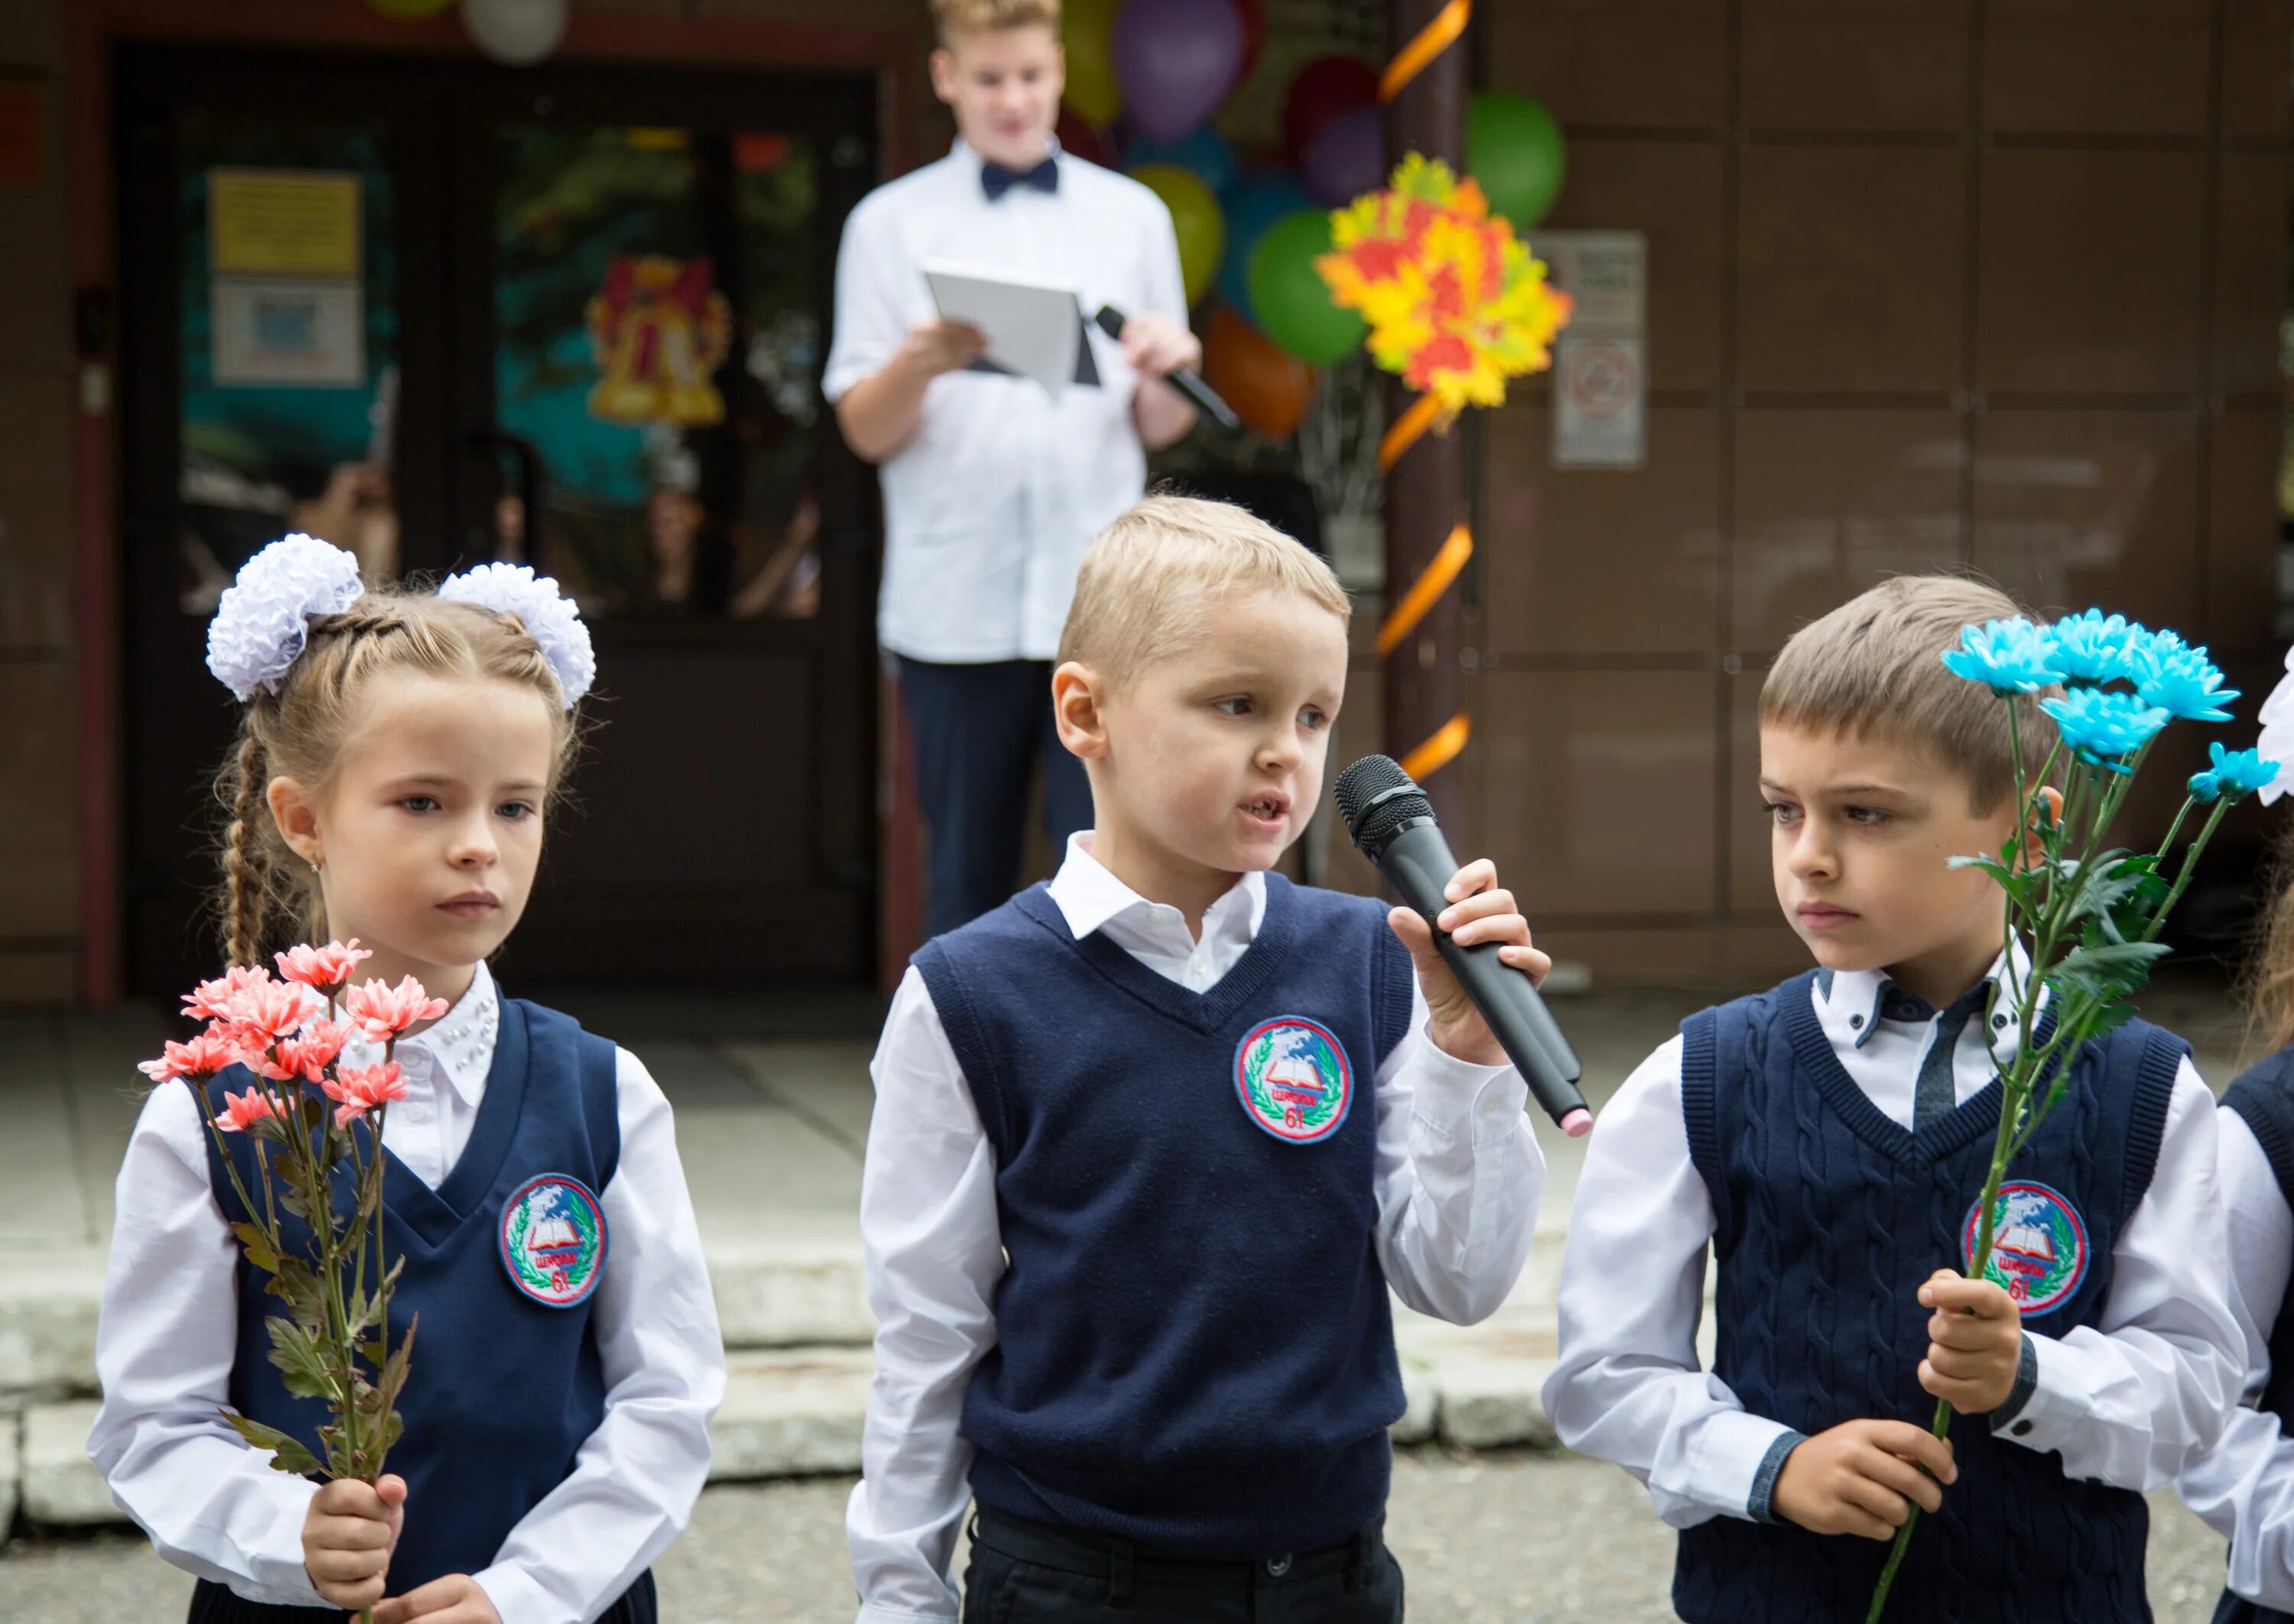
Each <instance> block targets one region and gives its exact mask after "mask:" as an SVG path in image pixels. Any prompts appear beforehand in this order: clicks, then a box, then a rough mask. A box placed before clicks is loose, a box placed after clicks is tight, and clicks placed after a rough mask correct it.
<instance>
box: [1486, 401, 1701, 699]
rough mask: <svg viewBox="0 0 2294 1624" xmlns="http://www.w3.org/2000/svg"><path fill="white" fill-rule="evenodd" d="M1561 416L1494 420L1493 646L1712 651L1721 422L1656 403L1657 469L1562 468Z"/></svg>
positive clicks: (1534, 409) (1651, 462)
mask: <svg viewBox="0 0 2294 1624" xmlns="http://www.w3.org/2000/svg"><path fill="white" fill-rule="evenodd" d="M1552 437H1553V427H1552V414H1551V412H1550V410H1547V409H1546V408H1544V407H1542V406H1508V407H1506V408H1504V409H1502V410H1501V411H1499V412H1498V413H1497V414H1496V415H1495V417H1494V418H1493V419H1492V421H1491V424H1490V443H1489V456H1488V460H1487V464H1486V467H1487V470H1488V471H1487V475H1486V478H1487V491H1488V501H1487V508H1486V512H1487V517H1486V523H1487V524H1488V527H1489V534H1488V535H1487V537H1485V540H1484V552H1483V558H1484V564H1483V568H1484V576H1483V583H1484V585H1483V591H1484V594H1485V605H1486V606H1485V624H1486V626H1487V628H1488V637H1489V640H1490V645H1491V646H1492V647H1493V648H1495V649H1498V650H1500V651H1501V652H1522V653H1538V654H1596V653H1605V654H1606V653H1650V652H1660V651H1662V652H1688V651H1695V650H1700V649H1707V648H1710V647H1712V641H1713V637H1714V635H1715V632H1716V630H1717V628H1718V607H1719V605H1718V601H1717V599H1718V594H1719V591H1720V583H1721V572H1720V553H1721V533H1720V532H1721V511H1720V508H1721V470H1720V423H1719V418H1718V414H1717V413H1715V412H1713V411H1712V410H1709V409H1706V408H1703V407H1685V406H1684V407H1657V408H1655V409H1654V410H1651V411H1650V412H1649V414H1648V461H1647V466H1646V467H1641V468H1638V469H1631V470H1618V469H1608V468H1572V469H1559V468H1556V467H1553V466H1552V461H1551V456H1550V450H1551V445H1552Z"/></svg>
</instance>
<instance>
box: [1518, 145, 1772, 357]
mask: <svg viewBox="0 0 2294 1624" xmlns="http://www.w3.org/2000/svg"><path fill="white" fill-rule="evenodd" d="M1546 223H1548V224H1549V225H1552V226H1556V227H1566V228H1567V229H1569V230H1572V231H1588V230H1591V231H1645V232H1647V234H1648V274H1649V288H1648V370H1649V386H1650V387H1651V388H1653V389H1717V388H1719V387H1720V386H1721V323H1722V321H1724V320H1725V313H1724V311H1723V310H1722V308H1721V280H1722V278H1721V272H1722V270H1723V267H1724V265H1725V263H1726V260H1727V256H1728V243H1727V242H1726V240H1724V239H1723V236H1722V233H1721V149H1720V148H1719V147H1718V146H1716V145H1706V144H1702V143H1689V142H1647V141H1573V142H1571V143H1570V147H1569V178H1568V182H1567V183H1566V186H1565V187H1564V188H1563V191H1562V193H1561V199H1560V201H1559V202H1558V203H1556V204H1555V205H1554V208H1553V213H1552V215H1550V216H1549V217H1548V220H1547V222H1546ZM1536 246H1537V239H1536V234H1535V233H1534V232H1533V233H1531V237H1530V247H1531V248H1532V249H1533V250H1534V249H1535V248H1536Z"/></svg>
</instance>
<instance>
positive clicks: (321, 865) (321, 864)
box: [303, 857, 327, 874]
mask: <svg viewBox="0 0 2294 1624" xmlns="http://www.w3.org/2000/svg"><path fill="white" fill-rule="evenodd" d="M303 860H304V861H305V863H308V864H309V865H311V872H312V873H314V874H316V873H324V872H325V871H326V866H327V865H326V860H325V859H324V858H322V857H305V858H304V859H303Z"/></svg>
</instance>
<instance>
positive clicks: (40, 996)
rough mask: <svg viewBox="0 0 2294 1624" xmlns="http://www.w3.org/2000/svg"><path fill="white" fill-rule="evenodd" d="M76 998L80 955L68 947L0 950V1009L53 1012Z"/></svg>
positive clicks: (77, 995)
mask: <svg viewBox="0 0 2294 1624" xmlns="http://www.w3.org/2000/svg"><path fill="white" fill-rule="evenodd" d="M78 998H79V955H78V954H76V953H74V952H72V951H71V950H70V949H69V948H60V949H59V948H36V949H33V950H31V951H28V952H21V953H19V952H12V951H8V950H6V949H0V1007H5V1008H8V1009H12V1010H53V1009H61V1008H63V1007H64V1006H66V1005H68V1004H71V1003H77V1001H78Z"/></svg>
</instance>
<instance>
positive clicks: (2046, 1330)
mask: <svg viewBox="0 0 2294 1624" xmlns="http://www.w3.org/2000/svg"><path fill="white" fill-rule="evenodd" d="M1814 980H1815V977H1814V975H1813V974H1812V973H1811V974H1810V975H1803V976H1799V977H1795V978H1793V979H1792V980H1790V981H1787V982H1786V983H1785V984H1784V985H1783V986H1782V987H1777V988H1775V989H1774V990H1772V991H1770V992H1767V993H1763V994H1761V995H1758V996H1757V997H1753V998H1745V999H1740V1000H1738V1001H1737V1002H1736V1003H1729V1004H1724V1005H1722V1006H1721V1007H1720V1008H1718V1009H1714V1010H1707V1011H1704V1012H1703V1013H1701V1014H1698V1015H1696V1016H1692V1017H1691V1018H1690V1019H1688V1021H1687V1022H1686V1023H1684V1024H1683V1026H1682V1028H1681V1031H1682V1035H1683V1037H1684V1040H1685V1048H1684V1052H1683V1056H1682V1061H1681V1107H1682V1112H1683V1115H1684V1117H1685V1118H1686V1121H1687V1126H1688V1143H1689V1151H1690V1155H1691V1157H1693V1159H1694V1161H1695V1163H1696V1168H1697V1171H1698V1172H1699V1173H1701V1174H1702V1175H1703V1176H1704V1183H1705V1187H1706V1189H1707V1190H1709V1191H1710V1192H1711V1195H1712V1208H1713V1214H1714V1234H1713V1249H1714V1253H1715V1255H1716V1256H1717V1258H1718V1259H1719V1264H1720V1282H1719V1292H1718V1297H1717V1300H1716V1304H1715V1315H1716V1320H1717V1329H1718V1332H1719V1342H1718V1353H1717V1358H1716V1360H1715V1361H1714V1370H1715V1373H1716V1374H1717V1375H1718V1376H1720V1377H1721V1380H1723V1381H1725V1382H1726V1383H1728V1384H1729V1388H1730V1390H1731V1391H1733V1392H1734V1393H1736V1394H1737V1397H1738V1398H1739V1399H1740V1400H1742V1401H1743V1402H1744V1405H1745V1409H1746V1410H1747V1411H1749V1412H1750V1413H1752V1414H1753V1415H1757V1416H1765V1417H1769V1418H1771V1419H1774V1420H1777V1421H1781V1422H1783V1423H1784V1424H1785V1425H1788V1426H1791V1427H1793V1428H1794V1429H1796V1430H1797V1431H1799V1432H1801V1433H1807V1434H1809V1435H1810V1436H1813V1435H1815V1434H1816V1433H1821V1432H1823V1431H1825V1430H1826V1428H1829V1427H1832V1426H1835V1425H1839V1424H1840V1423H1842V1422H1843V1421H1849V1420H1853V1419H1857V1418H1859V1417H1881V1418H1888V1417H1893V1418H1896V1419H1899V1420H1903V1421H1908V1422H1910V1423H1911V1424H1913V1425H1916V1426H1920V1427H1923V1428H1924V1427H1925V1426H1926V1425H1928V1423H1929V1421H1930V1420H1931V1419H1932V1417H1933V1414H1934V1407H1935V1401H1934V1400H1932V1399H1931V1398H1930V1397H1928V1395H1927V1394H1926V1393H1925V1392H1924V1391H1923V1390H1922V1388H1921V1386H1920V1384H1919V1378H1918V1367H1919V1361H1920V1360H1921V1359H1922V1358H1923V1357H1924V1355H1925V1353H1926V1351H1927V1343H1928V1336H1927V1320H1928V1311H1927V1310H1925V1309H1923V1308H1922V1307H1921V1306H1920V1305H1919V1303H1918V1300H1917V1294H1918V1291H1919V1287H1920V1286H1921V1285H1922V1283H1923V1282H1924V1281H1925V1280H1926V1279H1927V1278H1928V1277H1929V1276H1930V1275H1931V1274H1932V1273H1933V1272H1934V1271H1936V1270H1938V1269H1940V1268H1956V1269H1962V1270H1964V1269H1965V1268H1966V1266H1967V1256H1968V1254H1967V1251H1966V1249H1965V1248H1966V1246H1967V1245H1968V1243H1969V1241H1970V1239H1971V1231H1970V1228H1969V1221H1970V1220H1971V1218H1972V1217H1973V1213H1974V1208H1975V1206H1976V1204H1977V1200H1978V1198H1979V1197H1980V1196H1981V1192H1982V1189H1983V1181H1984V1175H1985V1173H1986V1171H1987V1170H1988V1168H1989V1165H1990V1156H1991V1147H1992V1141H1993V1136H1994V1133H1995V1131H1996V1130H1997V1125H1998V1122H1999V1112H2000V1108H2001V1103H2002V1100H2003V1098H2004V1094H2003V1091H2002V1089H2001V1087H2000V1084H1999V1083H1998V1081H1997V1078H1995V1079H1993V1081H1992V1082H1991V1083H1990V1084H1988V1085H1987V1086H1986V1087H1985V1088H1984V1089H1982V1090H1981V1092H1978V1093H1976V1094H1974V1095H1973V1096H1972V1097H1970V1098H1969V1099H1967V1100H1965V1101H1963V1102H1962V1103H1961V1104H1960V1105H1959V1106H1958V1107H1957V1108H1956V1109H1954V1110H1953V1111H1951V1112H1950V1113H1949V1114H1948V1115H1947V1116H1944V1117H1939V1118H1938V1119H1936V1120H1935V1121H1933V1122H1931V1123H1929V1124H1927V1125H1924V1127H1922V1128H1921V1129H1920V1130H1919V1131H1918V1132H1916V1133H1915V1132H1913V1131H1911V1130H1909V1129H1907V1128H1905V1127H1902V1126H1900V1125H1899V1124H1897V1123H1896V1122H1894V1121H1892V1120H1891V1119H1890V1118H1889V1117H1887V1116H1886V1115H1885V1114H1884V1113H1883V1112H1882V1111H1881V1109H1880V1108H1878V1107H1877V1106H1875V1104H1873V1103H1872V1101H1871V1100H1870V1099H1869V1098H1868V1097H1867V1095H1866V1094H1865V1093H1864V1092H1863V1091H1862V1090H1861V1089H1860V1088H1859V1087H1858V1086H1857V1085H1856V1083H1855V1081H1854V1080H1853V1079H1852V1078H1851V1077H1850V1076H1849V1075H1848V1072H1847V1071H1846V1069H1845V1068H1843V1066H1842V1065H1841V1063H1840V1060H1839V1057H1838V1056H1837V1055H1836V1054H1835V1053H1834V1051H1833V1048H1832V1045H1831V1043H1830V1042H1829V1040H1828V1039H1827V1038H1826V1035H1825V1033H1824V1029H1823V1027H1822V1026H1821V1025H1820V1024H1819V1023H1818V1019H1817V1014H1816V1010H1815V1006H1814V1003H1813V1001H1812V997H1811V989H1812V987H1813V984H1814ZM2186 1052H2187V1050H2186V1048H2185V1046H2184V1043H2182V1041H2181V1040H2180V1039H2178V1038H2176V1037H2174V1036H2172V1035H2168V1034H2167V1033H2165V1032H2162V1031H2160V1030H2159V1029H2158V1028H2156V1027H2150V1026H2147V1025H2144V1023H2142V1022H2140V1021H2136V1022H2134V1023H2132V1024H2130V1025H2128V1026H2127V1027H2122V1028H2121V1029H2120V1030H2119V1031H2118V1032H2116V1033H2113V1034H2111V1035H2109V1036H2107V1037H2104V1038H2101V1039H2098V1040H2096V1041H2095V1042H2094V1043H2089V1044H2087V1046H2086V1047H2085V1049H2084V1050H2083V1051H2082V1052H2081V1053H2080V1055H2079V1057H2078V1061H2077V1063H2076V1067H2075V1069H2074V1074H2073V1076H2071V1078H2070V1087H2069V1090H2068V1092H2066V1094H2065V1095H2064V1097H2063V1098H2062V1101H2061V1102H2060V1103H2059V1104H2058V1105H2056V1106H2055V1108H2054V1110H2053V1111H2052V1112H2051V1113H2050V1114H2049V1115H2048V1117H2047V1118H2046V1122H2045V1124H2044V1125H2042V1126H2041V1128H2040V1129H2039V1132H2038V1137H2037V1138H2036V1139H2035V1140H2034V1141H2032V1142H2031V1143H2030V1145H2029V1146H2028V1147H2027V1148H2026V1149H2024V1150H2023V1151H2022V1153H2021V1155H2020V1156H2018V1157H2017V1158H2016V1160H2015V1162H2014V1165H2013V1166H2011V1167H2010V1168H2009V1169H2008V1173H2007V1178H2006V1181H2005V1183H2004V1184H2003V1185H2002V1187H2001V1194H2002V1197H2003V1198H2005V1201H2006V1203H2007V1212H2006V1216H2005V1221H2004V1222H2003V1223H2002V1225H2001V1227H2000V1230H1999V1234H1998V1238H1997V1246H1998V1248H1999V1250H1998V1258H1999V1261H2000V1263H2001V1264H2002V1266H2003V1267H2004V1268H2005V1270H2006V1271H2007V1272H2008V1273H2009V1275H2010V1277H2011V1278H2012V1279H2013V1280H2014V1281H2015V1282H2016V1284H2015V1286H2014V1287H2011V1289H2014V1290H2016V1291H2017V1293H2018V1295H2021V1296H2022V1297H2023V1298H2024V1301H2025V1315H2026V1318H2025V1322H2024V1323H2025V1326H2026V1328H2027V1329H2028V1330H2029V1331H2030V1332H2032V1333H2034V1334H2041V1335H2047V1336H2062V1334H2063V1333H2065V1332H2067V1331H2069V1330H2070V1329H2071V1328H2073V1327H2075V1326H2086V1325H2093V1324H2095V1321H2096V1320H2097V1318H2098V1317H2099V1316H2100V1314H2101V1311H2102V1309H2103V1303H2104V1301H2105V1299H2106V1297H2107V1295H2108V1294H2109V1292H2110V1289H2111V1249H2112V1246H2113V1245H2114V1244H2115V1243H2116V1241H2117V1238H2118V1235H2119V1228H2120V1226H2121V1225H2122V1224H2124V1223H2125V1222H2126V1220H2127V1216H2128V1215H2129V1214H2131V1213H2132V1212H2133V1211H2134V1210H2135V1205H2136V1204H2137V1203H2138V1202H2139V1201H2140V1200H2141V1199H2142V1198H2143V1193H2144V1190H2146V1189H2147V1188H2148V1187H2149V1185H2150V1181H2151V1175H2152V1169H2153V1168H2154V1166H2155V1165H2156V1163H2157V1160H2158V1154H2159V1141H2160V1134H2161V1133H2162V1132H2163V1130H2164V1128H2165V1125H2166V1116H2167V1105H2168V1099H2169V1097H2170V1095H2171V1093H2172V1092H2173V1088H2174V1082H2175V1074H2176V1068H2177V1066H2178V1065H2179V1063H2180V1061H2181V1060H2182V1058H2183V1056H2184V1053H2186ZM1951 1439H1952V1445H1953V1449H1954V1451H1955V1454H1954V1458H1955V1459H1956V1462H1957V1465H1958V1466H1959V1479H1958V1481H1957V1482H1955V1483H1954V1484H1952V1485H1951V1486H1950V1487H1949V1488H1948V1489H1947V1490H1945V1491H1944V1497H1943V1510H1942V1511H1941V1513H1940V1514H1935V1515H1930V1516H1923V1517H1922V1518H1921V1519H1920V1523H1919V1525H1918V1528H1917V1529H1916V1531H1915V1533H1914V1535H1913V1538H1912V1543H1911V1548H1910V1550H1909V1552H1908V1554H1907V1556H1906V1559H1905V1562H1904V1565H1903V1568H1902V1570H1901V1571H1900V1572H1899V1574H1898V1576H1897V1579H1896V1584H1895V1588H1894V1590H1893V1592H1892V1594H1891V1599H1890V1601H1889V1604H1888V1618H1889V1621H1890V1624H2122V1621H2125V1620H2147V1619H2149V1618H2150V1616H2151V1612H2150V1607H2149V1605H2148V1604H2147V1602H2146V1601H2145V1599H2144V1584H2143V1559H2144V1544H2145V1541H2146V1539H2147V1536H2148V1530H2149V1521H2148V1515H2147V1512H2146V1508H2145V1506H2144V1501H2143V1497H2142V1496H2141V1495H2139V1494H2135V1493H2134V1492H2131V1491H2130V1490H2123V1489H2114V1488H2108V1487H2105V1486H2104V1485H2103V1484H2101V1483H2096V1482H2085V1481H2076V1480H2073V1479H2071V1478H2069V1477H2066V1476H2065V1475H2064V1474H2063V1470H2062V1458H2061V1457H2060V1456H2057V1455H2055V1454H2053V1453H2048V1454H2044V1455H2043V1454H2040V1453H2038V1452H2037V1451H2035V1450H2032V1449H2027V1448H2025V1447H2024V1446H2022V1445H2021V1444H2019V1443H2016V1442H2014V1441H2012V1440H2010V1439H2005V1438H1995V1437H1994V1436H1993V1435H1992V1432H1991V1427H1990V1425H1989V1419H1988V1418H1987V1417H1955V1419H1954V1425H1953V1426H1952V1429H1951ZM1887 1554H1888V1547H1887V1546H1886V1545H1884V1544H1883V1543H1880V1542H1877V1541H1874V1540H1869V1539H1855V1538H1851V1537H1847V1536H1823V1535H1818V1534H1814V1533H1810V1532H1809V1531H1806V1530H1804V1529H1801V1528H1798V1527H1794V1526H1793V1525H1791V1524H1788V1523H1768V1524H1758V1523H1751V1522H1747V1521H1745V1520H1743V1519H1740V1518H1736V1517H1716V1518H1714V1519H1712V1521H1710V1522H1707V1523H1701V1524H1699V1525H1697V1526H1696V1527H1695V1528H1692V1529H1688V1530H1686V1531H1683V1533H1682V1534H1681V1537H1680V1556H1679V1561H1678V1563H1677V1564H1676V1567H1675V1571H1674V1579H1673V1604H1674V1606H1675V1608H1676V1609H1678V1611H1679V1612H1680V1615H1681V1617H1682V1618H1683V1619H1686V1620H1690V1624H1755V1621H1757V1624H1802V1621H1805V1624H1818V1620H1822V1621H1823V1624H1832V1621H1833V1620H1861V1619H1862V1618H1863V1617H1864V1613H1865V1609H1866V1606H1867V1604H1868V1603H1869V1601H1870V1599H1871V1595H1872V1590H1873V1586H1874V1583H1875V1580H1876V1579H1878V1577H1879V1573H1880V1568H1881V1565H1882V1563H1883V1562H1884V1561H1885V1559H1886V1557H1887Z"/></svg>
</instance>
